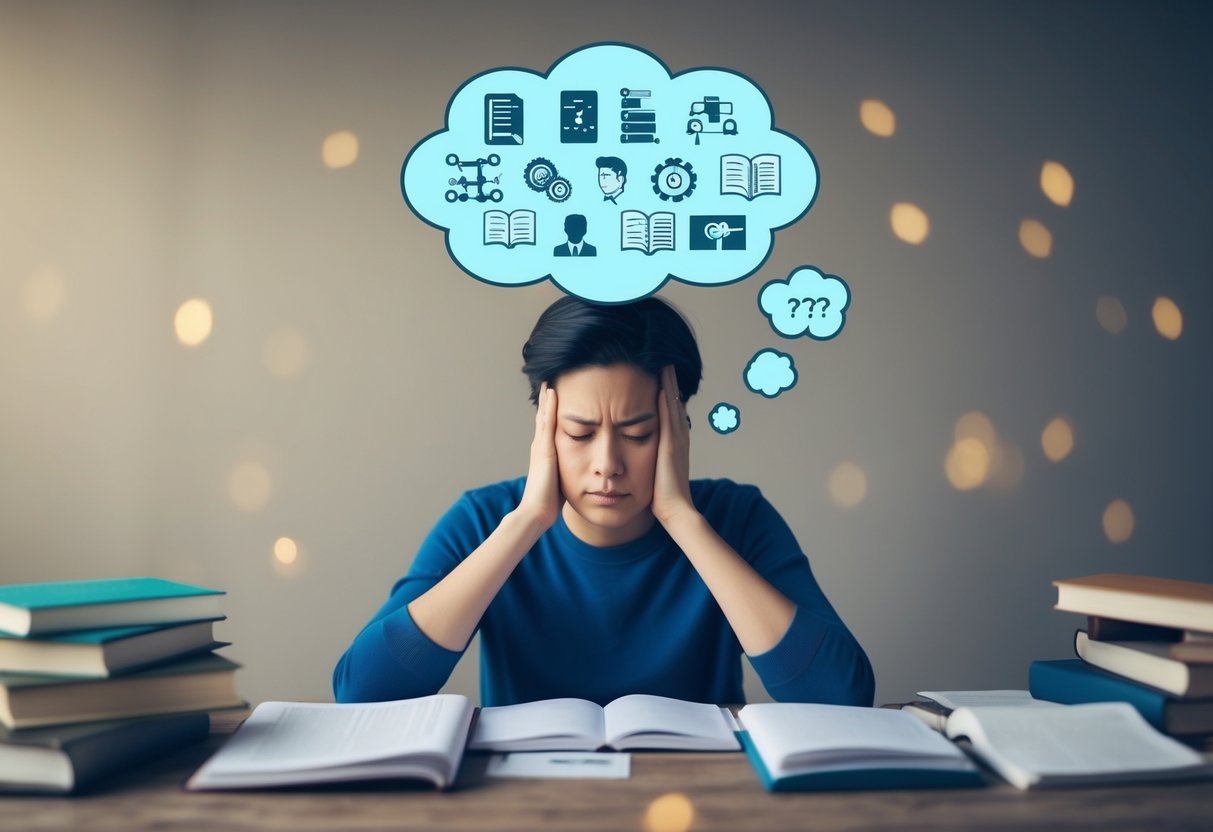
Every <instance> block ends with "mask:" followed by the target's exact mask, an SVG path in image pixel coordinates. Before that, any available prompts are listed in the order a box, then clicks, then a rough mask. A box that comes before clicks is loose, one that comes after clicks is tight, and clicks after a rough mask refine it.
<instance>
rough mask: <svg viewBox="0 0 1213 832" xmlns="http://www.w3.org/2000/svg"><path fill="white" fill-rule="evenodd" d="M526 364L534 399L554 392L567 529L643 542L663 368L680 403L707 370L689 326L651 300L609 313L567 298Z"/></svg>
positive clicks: (540, 328)
mask: <svg viewBox="0 0 1213 832" xmlns="http://www.w3.org/2000/svg"><path fill="white" fill-rule="evenodd" d="M522 357H523V361H524V364H523V367H522V371H523V373H525V374H526V376H527V378H528V379H529V380H530V384H531V401H532V402H535V403H538V400H539V388H540V385H541V384H542V383H543V382H545V381H546V382H547V383H548V384H549V385H550V386H551V387H552V388H553V389H554V390H555V391H556V405H557V410H556V443H555V444H556V456H557V465H558V468H559V473H560V489H561V492H562V493H563V494H564V498H565V500H566V503H567V505H566V510H565V512H564V516H565V519H566V521H567V522H568V524H569V528H570V529H571V530H572V531H573V532H574V533H575V534H577V536H578V537H580V538H581V539H583V540H585V541H587V542H589V543H594V544H595V545H614V544H617V543H625V542H627V541H629V540H633V539H635V538H636V537H639V536H640V535H641V534H643V533H644V532H645V531H646V530H647V529H648V528H649V527H650V526H651V525H652V522H653V516H652V511H651V509H650V506H651V504H652V500H653V477H654V472H655V471H656V465H657V443H658V438H659V429H660V421H659V416H658V410H657V408H658V400H657V395H658V391H659V386H660V378H661V373H662V370H663V368H665V367H666V366H669V365H673V367H674V372H675V376H676V378H677V382H678V395H679V397H680V398H681V399H682V400H683V401H686V400H687V399H689V398H691V397H692V396H693V395H695V393H696V392H698V390H699V381H700V378H701V377H702V372H703V363H702V360H701V359H700V357H699V347H698V346H697V344H696V343H695V335H694V333H693V332H692V331H691V327H690V326H689V325H688V324H687V322H686V321H685V320H684V319H683V317H682V316H681V315H680V314H679V313H678V311H677V310H675V309H674V308H673V307H672V306H670V305H669V304H667V303H666V302H664V301H662V300H658V299H657V298H646V299H644V300H640V301H636V302H634V303H627V304H619V305H610V306H608V305H598V304H593V303H589V302H588V301H584V300H581V299H580V298H575V297H564V298H561V299H560V300H558V301H556V302H555V303H553V304H552V305H551V306H549V307H548V308H547V309H546V310H545V311H544V312H543V314H542V315H540V316H539V320H538V322H536V324H535V328H534V330H532V332H531V337H530V338H529V339H528V340H527V342H526V345H525V346H524V347H523V348H522ZM604 493H605V494H614V495H616V496H614V497H603V496H602V495H603V494H604ZM570 510H571V513H570Z"/></svg>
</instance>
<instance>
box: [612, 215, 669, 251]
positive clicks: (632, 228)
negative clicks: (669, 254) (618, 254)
mask: <svg viewBox="0 0 1213 832" xmlns="http://www.w3.org/2000/svg"><path fill="white" fill-rule="evenodd" d="M619 231H620V239H619V247H620V249H622V250H623V251H628V250H631V251H642V252H644V253H645V254H653V253H654V252H657V251H662V250H665V251H673V250H674V215H673V214H672V213H670V212H669V211H654V212H653V214H652V215H649V214H645V213H644V212H642V211H624V212H623V213H622V214H620V215H619Z"/></svg>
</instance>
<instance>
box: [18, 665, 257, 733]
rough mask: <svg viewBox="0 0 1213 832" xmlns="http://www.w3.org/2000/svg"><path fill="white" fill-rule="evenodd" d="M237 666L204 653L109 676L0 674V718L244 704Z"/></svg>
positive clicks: (84, 716) (85, 716)
mask: <svg viewBox="0 0 1213 832" xmlns="http://www.w3.org/2000/svg"><path fill="white" fill-rule="evenodd" d="M239 666H240V665H238V664H236V663H235V662H233V661H230V660H228V659H226V658H224V657H223V656H219V655H216V654H215V653H205V654H203V655H201V656H196V657H193V658H187V659H182V660H181V661H176V662H172V663H170V664H161V665H157V666H155V667H153V668H149V669H147V670H141V671H138V672H136V673H131V674H129V675H127V676H118V677H116V678H113V679H81V678H72V677H69V676H31V675H26V674H20V673H0V723H2V724H4V725H5V726H7V727H9V728H33V727H38V726H42V725H66V724H68V723H73V722H92V721H98V720H103V719H124V718H126V717H133V716H148V715H152V714H169V713H182V712H185V711H214V710H220V709H222V708H237V707H241V706H243V705H244V701H243V700H241V699H240V697H239V696H237V695H236V686H235V676H236V668H238V667H239Z"/></svg>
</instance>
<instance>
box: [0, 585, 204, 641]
mask: <svg viewBox="0 0 1213 832" xmlns="http://www.w3.org/2000/svg"><path fill="white" fill-rule="evenodd" d="M223 594H224V593H223V591H222V590H218V589H206V588H204V587H198V586H190V585H189V584H182V583H177V582H176V581H166V580H163V579H161V578H107V579H100V580H92V581H57V582H52V583H41V584H9V585H7V586H0V630H3V631H5V632H7V633H11V634H13V635H16V636H29V635H41V634H43V633H54V632H62V631H66V630H85V629H96V628H102V627H118V626H130V625H137V624H163V623H168V622H172V621H198V620H202V619H208V618H209V619H214V618H219V617H221V615H222V614H221V612H220V610H219V598H220V596H222V595H223Z"/></svg>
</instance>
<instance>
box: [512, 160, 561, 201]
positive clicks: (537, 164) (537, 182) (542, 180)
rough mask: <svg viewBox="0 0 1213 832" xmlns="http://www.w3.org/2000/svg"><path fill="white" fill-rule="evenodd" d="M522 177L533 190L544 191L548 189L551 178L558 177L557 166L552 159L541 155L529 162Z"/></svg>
mask: <svg viewBox="0 0 1213 832" xmlns="http://www.w3.org/2000/svg"><path fill="white" fill-rule="evenodd" d="M522 178H523V180H525V181H526V185H527V187H528V188H530V189H531V190H532V191H538V192H539V193H543V192H544V191H546V190H547V189H548V185H549V183H550V182H551V180H552V179H554V178H556V166H555V165H553V164H552V162H551V160H549V159H544V158H543V157H542V156H540V157H539V158H538V159H533V160H532V161H531V162H529V163H528V164H527V166H526V170H524V171H523V172H522ZM566 184H567V183H566Z"/></svg>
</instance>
